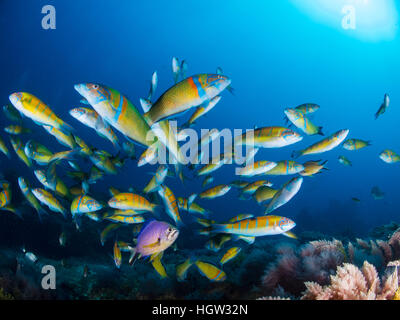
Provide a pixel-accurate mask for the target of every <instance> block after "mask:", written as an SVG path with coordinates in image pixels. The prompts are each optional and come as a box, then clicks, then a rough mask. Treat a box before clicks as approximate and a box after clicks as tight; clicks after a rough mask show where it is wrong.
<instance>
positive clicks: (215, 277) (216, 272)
mask: <svg viewBox="0 0 400 320" xmlns="http://www.w3.org/2000/svg"><path fill="white" fill-rule="evenodd" d="M194 264H195V265H196V267H197V268H198V270H199V272H200V274H202V275H203V276H205V277H206V278H208V280H210V281H216V282H219V281H225V280H226V273H225V272H224V271H223V270H221V269H219V268H217V267H216V266H214V265H212V264H211V263H208V262H203V261H200V260H197V261H196V262H195V263H194Z"/></svg>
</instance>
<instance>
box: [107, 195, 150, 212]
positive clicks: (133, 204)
mask: <svg viewBox="0 0 400 320" xmlns="http://www.w3.org/2000/svg"><path fill="white" fill-rule="evenodd" d="M108 206H109V207H111V208H114V209H121V210H128V209H132V210H137V211H151V212H153V211H154V208H155V207H156V205H155V204H153V203H150V202H149V201H148V200H147V199H146V198H144V197H142V196H140V195H138V194H134V193H119V194H117V195H116V196H114V197H113V198H111V199H110V200H109V201H108Z"/></svg>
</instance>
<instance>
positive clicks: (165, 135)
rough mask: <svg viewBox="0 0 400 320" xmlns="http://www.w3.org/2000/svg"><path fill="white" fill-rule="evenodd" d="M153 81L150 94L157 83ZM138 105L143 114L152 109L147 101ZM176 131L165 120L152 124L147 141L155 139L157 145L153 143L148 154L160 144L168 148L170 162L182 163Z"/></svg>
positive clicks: (143, 100) (182, 158)
mask: <svg viewBox="0 0 400 320" xmlns="http://www.w3.org/2000/svg"><path fill="white" fill-rule="evenodd" d="M153 75H154V74H153ZM154 81H157V78H156V79H155V80H154V79H152V82H151V87H150V92H152V93H154V91H155V88H156V87H157V82H155V83H154ZM140 105H141V106H142V109H143V112H145V113H146V112H148V111H149V110H150V108H151V107H152V103H151V101H150V100H149V99H147V100H146V99H140ZM146 121H147V119H146ZM177 130H178V129H177V128H176V127H175V126H171V124H170V122H169V121H167V120H164V121H160V122H159V123H154V124H152V125H151V133H150V134H149V137H148V139H150V140H151V139H155V138H156V140H157V143H154V144H153V145H152V150H151V152H150V155H151V154H153V153H154V149H155V148H156V149H158V148H159V147H160V146H161V145H160V144H159V142H161V143H162V144H163V145H164V146H166V147H167V148H168V150H169V152H170V153H171V154H172V156H173V158H174V159H172V162H173V163H176V162H177V163H182V162H183V161H184V157H183V154H182V153H181V151H180V149H179V145H178V140H177V135H178V132H177Z"/></svg>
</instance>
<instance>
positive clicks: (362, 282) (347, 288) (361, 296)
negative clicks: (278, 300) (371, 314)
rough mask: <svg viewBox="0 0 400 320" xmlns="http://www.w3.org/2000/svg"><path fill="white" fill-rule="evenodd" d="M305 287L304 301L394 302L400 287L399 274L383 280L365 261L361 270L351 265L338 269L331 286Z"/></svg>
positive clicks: (315, 285) (306, 284)
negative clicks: (399, 282)
mask: <svg viewBox="0 0 400 320" xmlns="http://www.w3.org/2000/svg"><path fill="white" fill-rule="evenodd" d="M305 286H306V288H307V289H306V291H305V292H304V294H303V296H302V298H301V299H304V300H392V299H393V298H394V296H395V294H396V292H397V290H398V286H399V285H398V275H397V272H393V273H392V274H391V275H389V276H388V277H385V278H384V279H382V280H381V279H380V278H379V275H378V272H377V271H376V268H375V267H374V266H373V265H372V264H370V263H368V262H367V261H365V262H364V265H363V266H362V269H361V270H360V269H359V268H358V267H356V266H355V265H353V264H351V263H345V264H343V266H340V267H338V268H337V272H336V275H334V276H331V283H330V284H329V285H326V286H323V287H322V286H321V285H319V284H318V283H316V282H306V283H305Z"/></svg>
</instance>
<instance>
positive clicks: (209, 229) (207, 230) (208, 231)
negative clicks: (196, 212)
mask: <svg viewBox="0 0 400 320" xmlns="http://www.w3.org/2000/svg"><path fill="white" fill-rule="evenodd" d="M211 232H212V227H211V226H209V227H207V228H203V229H199V230H198V231H197V233H198V234H199V235H202V236H209V235H210V234H211Z"/></svg>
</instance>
